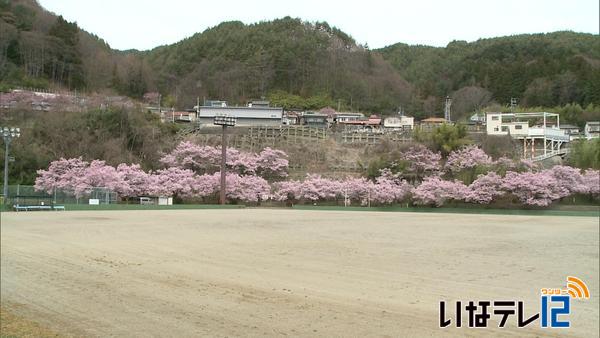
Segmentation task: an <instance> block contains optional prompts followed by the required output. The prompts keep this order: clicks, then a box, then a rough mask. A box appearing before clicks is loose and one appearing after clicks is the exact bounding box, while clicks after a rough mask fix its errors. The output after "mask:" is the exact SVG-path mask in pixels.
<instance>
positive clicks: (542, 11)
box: [38, 0, 600, 50]
mask: <svg viewBox="0 0 600 338" xmlns="http://www.w3.org/2000/svg"><path fill="white" fill-rule="evenodd" d="M38 1H39V2H40V3H41V5H42V6H44V7H45V8H46V9H48V10H50V11H52V12H54V13H56V14H59V15H62V16H63V17H64V18H65V19H67V20H69V21H76V22H77V24H78V25H79V26H80V27H82V28H83V29H85V30H87V31H89V32H91V33H94V34H96V35H98V36H99V37H101V38H102V39H104V40H105V41H106V42H108V43H109V44H110V46H111V47H113V48H116V49H121V50H123V49H132V48H135V49H140V50H145V49H152V48H154V47H156V46H160V45H164V44H170V43H174V42H177V41H179V40H181V39H183V38H186V37H189V36H191V35H193V34H194V33H197V32H202V31H204V30H205V29H207V28H209V27H213V26H215V25H217V24H219V23H221V22H223V21H231V20H239V21H242V22H244V23H255V22H259V21H264V20H272V19H276V18H281V17H284V16H288V15H289V16H291V17H299V18H301V19H303V20H307V21H317V20H318V21H327V22H328V23H329V24H330V25H331V26H336V27H338V28H340V29H341V30H343V31H344V32H346V33H348V34H350V35H351V36H352V37H354V39H355V40H356V41H357V42H359V43H363V44H364V43H367V44H368V45H369V47H371V48H379V47H384V46H387V45H390V44H394V43H396V42H404V43H409V44H425V45H433V46H445V45H446V44H448V42H450V41H452V40H467V41H474V40H477V39H479V38H485V37H494V36H503V35H512V34H520V33H540V32H552V31H557V30H572V31H576V32H587V33H594V34H598V33H599V25H600V23H599V14H598V13H599V11H600V10H599V8H598V2H599V0H446V1H444V0H437V1H436V0H413V1H402V0H396V1H392V0H390V1H383V0H362V1H350V0H346V1H327V0H299V1H284V0H239V1H238V0H211V1H193V0H169V1H165V0H159V1H154V0H85V1H82V0H38Z"/></svg>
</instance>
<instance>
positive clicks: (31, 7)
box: [0, 0, 153, 97]
mask: <svg viewBox="0 0 600 338" xmlns="http://www.w3.org/2000/svg"><path fill="white" fill-rule="evenodd" d="M152 83H153V82H152V77H151V76H150V70H149V69H148V67H147V66H146V65H145V63H144V61H143V59H141V58H140V57H138V56H136V55H134V54H131V53H122V52H118V51H115V50H112V49H111V48H110V47H109V45H108V44H107V43H106V42H104V41H103V40H102V39H100V38H98V37H97V36H95V35H93V34H90V33H88V32H86V31H84V30H81V29H80V28H79V27H78V26H77V24H76V23H73V22H68V21H66V20H64V19H63V18H62V16H56V15H54V14H53V13H50V12H48V11H46V10H44V9H43V8H42V7H40V5H39V4H38V3H37V2H36V1H35V0H0V86H4V87H7V86H13V85H18V86H25V87H35V88H41V89H47V88H54V89H57V87H58V88H60V89H70V90H79V91H90V92H91V91H94V92H98V91H105V90H110V91H116V92H119V93H120V94H124V95H130V96H134V97H135V96H141V95H143V93H144V92H145V91H146V90H147V89H149V88H151V86H152Z"/></svg>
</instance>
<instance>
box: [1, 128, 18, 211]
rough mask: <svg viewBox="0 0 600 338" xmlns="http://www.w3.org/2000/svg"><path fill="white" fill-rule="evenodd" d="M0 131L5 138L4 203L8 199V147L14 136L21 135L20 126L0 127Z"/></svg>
mask: <svg viewBox="0 0 600 338" xmlns="http://www.w3.org/2000/svg"><path fill="white" fill-rule="evenodd" d="M0 133H1V134H2V139H4V146H5V150H4V203H6V201H8V160H9V158H10V157H9V156H8V147H9V145H10V142H11V141H12V140H13V138H17V137H19V136H21V129H20V128H8V127H4V128H0Z"/></svg>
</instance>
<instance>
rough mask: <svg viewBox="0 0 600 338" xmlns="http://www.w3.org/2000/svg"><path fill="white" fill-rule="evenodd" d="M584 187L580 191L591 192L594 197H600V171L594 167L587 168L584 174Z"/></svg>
mask: <svg viewBox="0 0 600 338" xmlns="http://www.w3.org/2000/svg"><path fill="white" fill-rule="evenodd" d="M582 181H583V187H585V188H584V189H582V191H579V193H583V194H590V195H592V197H594V198H596V199H597V198H600V171H598V170H594V169H588V170H586V171H585V172H584V173H583V175H582Z"/></svg>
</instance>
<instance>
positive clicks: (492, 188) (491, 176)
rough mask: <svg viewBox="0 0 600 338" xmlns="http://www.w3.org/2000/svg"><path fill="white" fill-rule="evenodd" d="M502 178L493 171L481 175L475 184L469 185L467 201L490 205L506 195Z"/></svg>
mask: <svg viewBox="0 0 600 338" xmlns="http://www.w3.org/2000/svg"><path fill="white" fill-rule="evenodd" d="M502 182H503V180H502V177H500V175H498V174H496V173H495V172H493V171H490V172H488V173H487V174H485V175H479V176H478V177H477V179H476V180H475V181H473V183H471V184H470V185H469V191H468V192H467V195H466V198H465V201H467V202H471V203H479V204H489V203H491V202H492V201H493V200H494V199H496V198H497V197H500V196H502V195H504V193H505V192H504V191H503V190H502V189H501V186H502Z"/></svg>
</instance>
